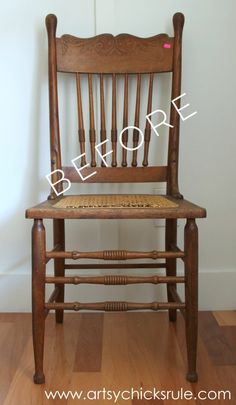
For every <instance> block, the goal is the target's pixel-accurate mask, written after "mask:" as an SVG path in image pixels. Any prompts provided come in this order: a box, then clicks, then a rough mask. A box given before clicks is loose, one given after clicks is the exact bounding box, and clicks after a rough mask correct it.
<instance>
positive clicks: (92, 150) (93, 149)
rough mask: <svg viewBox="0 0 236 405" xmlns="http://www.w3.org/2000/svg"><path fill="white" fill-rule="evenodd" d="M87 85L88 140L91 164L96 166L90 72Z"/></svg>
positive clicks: (91, 78)
mask: <svg viewBox="0 0 236 405" xmlns="http://www.w3.org/2000/svg"><path fill="white" fill-rule="evenodd" d="M88 87H89V121H90V129H89V141H90V149H91V166H92V167H95V166H96V159H95V143H96V134H95V124H94V106H93V77H92V75H91V74H88Z"/></svg>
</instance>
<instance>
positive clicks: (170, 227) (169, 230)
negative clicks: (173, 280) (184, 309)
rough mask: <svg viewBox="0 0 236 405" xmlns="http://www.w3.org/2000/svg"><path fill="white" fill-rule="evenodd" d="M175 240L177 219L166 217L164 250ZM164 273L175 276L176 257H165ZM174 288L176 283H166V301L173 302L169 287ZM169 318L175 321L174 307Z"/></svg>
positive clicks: (169, 248) (174, 242)
mask: <svg viewBox="0 0 236 405" xmlns="http://www.w3.org/2000/svg"><path fill="white" fill-rule="evenodd" d="M176 241H177V220H176V219H166V243H165V246H166V250H171V245H172V244H174V245H175V244H176ZM166 275H167V276H176V259H166ZM171 286H172V287H174V288H175V289H176V284H168V285H167V296H168V302H173V299H172V296H171V293H170V287H171ZM169 320H170V321H171V322H175V321H176V309H169Z"/></svg>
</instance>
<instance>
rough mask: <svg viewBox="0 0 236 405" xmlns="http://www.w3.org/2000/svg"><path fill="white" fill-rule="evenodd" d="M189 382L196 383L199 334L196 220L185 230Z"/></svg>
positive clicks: (192, 220) (187, 224)
mask: <svg viewBox="0 0 236 405" xmlns="http://www.w3.org/2000/svg"><path fill="white" fill-rule="evenodd" d="M184 245H185V248H184V250H185V255H186V257H185V277H186V283H185V303H186V311H185V313H186V319H185V322H186V343H187V358H188V373H187V380H188V381H190V382H195V381H197V379H198V376H197V372H196V357H197V333H198V229H197V225H196V222H195V220H194V219H188V220H187V223H186V225H185V230H184Z"/></svg>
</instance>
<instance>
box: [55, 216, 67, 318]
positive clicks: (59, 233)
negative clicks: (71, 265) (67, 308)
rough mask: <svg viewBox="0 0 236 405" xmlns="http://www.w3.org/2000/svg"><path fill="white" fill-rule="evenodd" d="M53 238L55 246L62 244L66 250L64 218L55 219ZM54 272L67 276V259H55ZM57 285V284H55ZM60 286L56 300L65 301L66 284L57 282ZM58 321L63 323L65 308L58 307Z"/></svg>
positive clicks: (56, 275) (61, 246)
mask: <svg viewBox="0 0 236 405" xmlns="http://www.w3.org/2000/svg"><path fill="white" fill-rule="evenodd" d="M53 240H54V246H55V245H56V244H59V245H60V249H61V250H65V223H64V219H54V220H53ZM54 274H55V277H64V276H65V259H54ZM55 287H56V285H55ZM57 287H58V288H59V294H58V296H57V299H56V302H64V295H65V286H64V284H57ZM55 312H56V322H57V323H63V315H64V310H63V309H57V310H56V311H55Z"/></svg>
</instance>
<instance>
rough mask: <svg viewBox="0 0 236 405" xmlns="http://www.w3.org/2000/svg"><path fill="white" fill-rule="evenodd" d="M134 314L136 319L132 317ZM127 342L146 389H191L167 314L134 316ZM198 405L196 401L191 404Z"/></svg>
mask: <svg viewBox="0 0 236 405" xmlns="http://www.w3.org/2000/svg"><path fill="white" fill-rule="evenodd" d="M133 315H134V316H133ZM128 328H129V334H128V342H129V347H130V357H131V356H132V360H131V361H132V362H133V364H134V365H136V364H137V361H138V364H137V365H138V367H137V371H136V373H137V374H138V375H140V376H142V374H143V371H141V370H142V369H146V376H145V377H146V378H145V377H144V378H145V379H143V380H142V381H141V382H142V386H143V388H144V389H148V388H150V389H153V388H154V387H155V388H156V389H157V390H174V391H177V390H178V389H180V387H183V389H186V390H187V389H189V388H190V384H189V383H188V382H187V381H186V380H185V374H186V365H185V364H184V361H183V358H182V355H181V350H180V348H179V346H178V342H177V339H176V336H175V332H174V325H172V324H170V323H169V320H168V315H167V313H165V312H162V313H158V314H155V313H150V312H149V313H145V314H141V313H135V314H132V316H131V317H130V320H129V322H128ZM167 402H168V404H170V405H172V404H178V405H181V404H182V400H171V399H169V400H168V401H167ZM189 404H191V405H192V404H195V401H194V400H193V401H189Z"/></svg>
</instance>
